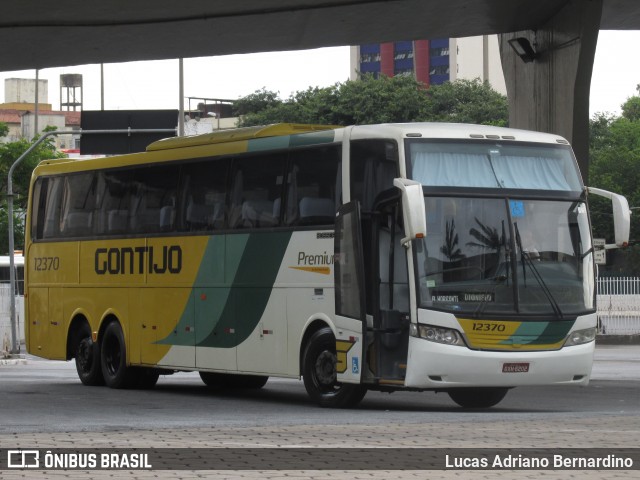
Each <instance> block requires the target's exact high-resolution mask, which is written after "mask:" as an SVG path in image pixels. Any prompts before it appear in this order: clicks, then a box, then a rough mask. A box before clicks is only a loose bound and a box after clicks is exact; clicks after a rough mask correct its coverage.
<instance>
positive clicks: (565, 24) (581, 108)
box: [500, 0, 603, 183]
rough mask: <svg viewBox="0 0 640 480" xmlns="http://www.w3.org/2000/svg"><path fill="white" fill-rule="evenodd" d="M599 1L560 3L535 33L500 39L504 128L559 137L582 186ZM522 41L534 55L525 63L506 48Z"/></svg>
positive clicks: (510, 49)
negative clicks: (570, 152) (569, 149)
mask: <svg viewBox="0 0 640 480" xmlns="http://www.w3.org/2000/svg"><path fill="white" fill-rule="evenodd" d="M602 3H603V0H573V1H569V2H566V4H565V5H564V7H562V8H561V9H560V10H559V11H558V12H557V13H556V14H555V15H554V16H553V17H552V18H550V19H549V20H548V21H547V23H545V24H544V25H542V26H541V27H540V28H539V29H538V30H536V31H531V30H529V31H521V32H515V33H508V34H502V35H500V54H501V58H502V68H503V69H504V75H505V80H506V84H507V97H508V99H509V126H511V127H514V128H524V129H528V130H536V131H540V132H550V133H555V134H558V135H562V136H563V137H565V138H566V139H567V140H569V141H570V142H571V144H572V145H573V149H574V151H575V154H576V157H577V159H578V165H579V166H580V170H581V172H582V175H583V177H584V179H585V183H587V180H588V173H589V170H588V166H589V91H590V87H591V73H592V70H593V60H594V56H595V51H596V43H597V41H598V31H599V29H600V19H601V16H602ZM518 37H524V38H526V39H528V40H529V42H530V43H531V45H532V46H533V47H534V49H535V51H536V58H535V60H533V61H531V62H529V63H525V62H524V61H523V60H522V59H521V58H520V57H519V56H518V55H517V54H516V52H515V50H514V49H513V48H512V47H511V45H510V44H509V40H511V39H514V38H518Z"/></svg>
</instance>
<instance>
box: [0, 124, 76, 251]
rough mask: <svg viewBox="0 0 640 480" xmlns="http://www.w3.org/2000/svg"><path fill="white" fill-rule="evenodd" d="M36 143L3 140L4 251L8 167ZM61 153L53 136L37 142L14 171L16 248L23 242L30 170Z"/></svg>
mask: <svg viewBox="0 0 640 480" xmlns="http://www.w3.org/2000/svg"><path fill="white" fill-rule="evenodd" d="M51 129H52V127H51V128H49V127H48V128H46V129H45V131H50V130H51ZM34 141H35V139H34ZM33 143H34V142H29V141H28V140H25V139H21V140H18V141H16V142H8V143H0V189H1V190H0V191H2V192H3V195H2V200H1V201H0V254H2V255H6V254H7V253H8V252H9V231H8V212H7V199H6V193H7V181H8V178H7V177H8V174H9V169H10V168H11V165H13V163H14V162H15V161H16V160H17V159H18V158H19V157H20V156H21V155H22V154H23V153H24V152H26V151H27V149H29V147H31V145H32V144H33ZM61 157H64V154H62V153H59V152H57V151H56V149H55V145H54V142H53V140H51V139H47V140H45V141H44V142H42V143H41V144H40V145H38V146H37V147H36V148H35V149H34V150H33V151H32V152H31V153H30V154H29V155H28V156H27V157H26V158H25V159H24V160H23V161H22V162H21V163H20V164H19V165H18V166H17V167H16V169H15V170H14V171H13V176H12V185H13V194H14V197H13V205H14V219H13V224H14V227H15V228H14V245H15V247H16V248H17V249H21V248H23V246H24V215H25V212H26V210H27V200H28V194H29V182H30V181H31V173H32V172H33V169H34V168H35V166H36V165H37V164H38V163H39V162H40V161H41V160H45V159H50V158H61Z"/></svg>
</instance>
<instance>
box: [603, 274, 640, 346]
mask: <svg viewBox="0 0 640 480" xmlns="http://www.w3.org/2000/svg"><path fill="white" fill-rule="evenodd" d="M596 302H597V307H598V326H599V330H600V333H601V334H603V335H637V334H640V278H638V277H600V278H598V280H597V295H596Z"/></svg>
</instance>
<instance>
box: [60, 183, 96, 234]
mask: <svg viewBox="0 0 640 480" xmlns="http://www.w3.org/2000/svg"><path fill="white" fill-rule="evenodd" d="M95 200H96V181H95V175H94V173H81V174H74V175H67V176H66V177H65V179H64V196H63V201H62V212H61V218H60V233H61V235H62V236H63V237H81V236H87V235H90V234H91V231H92V223H93V222H92V218H93V212H94V210H95Z"/></svg>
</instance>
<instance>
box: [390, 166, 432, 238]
mask: <svg viewBox="0 0 640 480" xmlns="http://www.w3.org/2000/svg"><path fill="white" fill-rule="evenodd" d="M393 185H394V186H395V187H397V188H398V189H399V190H400V191H401V192H402V211H403V212H404V231H405V235H406V237H404V238H403V239H402V240H401V242H402V245H406V244H408V243H409V242H410V241H411V240H415V239H416V238H424V237H425V236H426V235H427V218H426V214H425V209H424V194H423V193H422V184H421V183H419V182H416V181H414V180H408V179H406V178H395V179H394V180H393Z"/></svg>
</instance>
